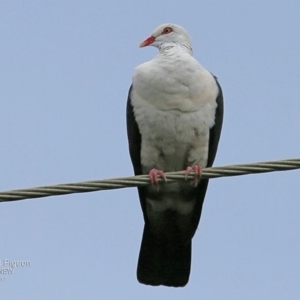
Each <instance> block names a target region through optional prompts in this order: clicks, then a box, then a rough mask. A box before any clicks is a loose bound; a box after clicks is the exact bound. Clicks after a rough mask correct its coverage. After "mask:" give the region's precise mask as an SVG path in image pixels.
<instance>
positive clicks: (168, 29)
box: [162, 27, 173, 34]
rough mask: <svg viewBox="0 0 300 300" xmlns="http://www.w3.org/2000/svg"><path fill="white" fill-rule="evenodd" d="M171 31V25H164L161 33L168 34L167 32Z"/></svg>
mask: <svg viewBox="0 0 300 300" xmlns="http://www.w3.org/2000/svg"><path fill="white" fill-rule="evenodd" d="M172 31H173V29H172V28H171V27H166V28H165V29H164V30H163V32H162V34H168V33H171V32H172Z"/></svg>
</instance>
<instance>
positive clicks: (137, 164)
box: [126, 85, 142, 175]
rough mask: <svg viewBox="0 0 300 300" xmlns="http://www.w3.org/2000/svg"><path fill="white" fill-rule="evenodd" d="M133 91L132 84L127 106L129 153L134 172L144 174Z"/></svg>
mask: <svg viewBox="0 0 300 300" xmlns="http://www.w3.org/2000/svg"><path fill="white" fill-rule="evenodd" d="M131 91H132V85H131V87H130V89H129V92H128V98H127V108H126V121H127V137H128V144H129V153H130V158H131V161H132V165H133V169H134V174H135V175H142V165H141V142H142V137H141V134H140V131H139V127H138V124H137V122H136V120H135V117H134V112H133V106H132V104H131Z"/></svg>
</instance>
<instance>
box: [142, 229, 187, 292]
mask: <svg viewBox="0 0 300 300" xmlns="http://www.w3.org/2000/svg"><path fill="white" fill-rule="evenodd" d="M191 252H192V242H191V241H190V242H189V243H188V244H182V243H180V242H178V241H176V242H175V241H167V240H158V239H157V238H155V237H154V236H153V234H152V233H151V231H150V230H149V228H148V226H147V225H145V227H144V233H143V239H142V244H141V250H140V256H139V261H138V267H137V278H138V281H139V282H140V283H143V284H149V285H166V286H173V287H182V286H185V285H186V284H187V283H188V281H189V276H190V269H191V254H192V253H191Z"/></svg>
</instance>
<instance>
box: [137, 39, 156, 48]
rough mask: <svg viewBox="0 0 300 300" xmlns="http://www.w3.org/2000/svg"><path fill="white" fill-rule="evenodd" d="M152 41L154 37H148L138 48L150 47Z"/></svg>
mask: <svg viewBox="0 0 300 300" xmlns="http://www.w3.org/2000/svg"><path fill="white" fill-rule="evenodd" d="M154 41H155V37H154V36H150V37H149V38H147V39H146V40H145V41H143V42H142V43H140V48H142V47H146V46H149V45H151V44H152V43H153V42H154Z"/></svg>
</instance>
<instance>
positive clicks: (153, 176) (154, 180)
mask: <svg viewBox="0 0 300 300" xmlns="http://www.w3.org/2000/svg"><path fill="white" fill-rule="evenodd" d="M159 176H160V177H162V178H163V179H164V181H165V182H166V181H167V177H166V175H165V173H164V172H163V171H161V170H156V169H152V170H151V171H150V172H149V177H150V181H151V183H152V184H153V185H155V186H156V188H157V190H159V183H158V177H159Z"/></svg>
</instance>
